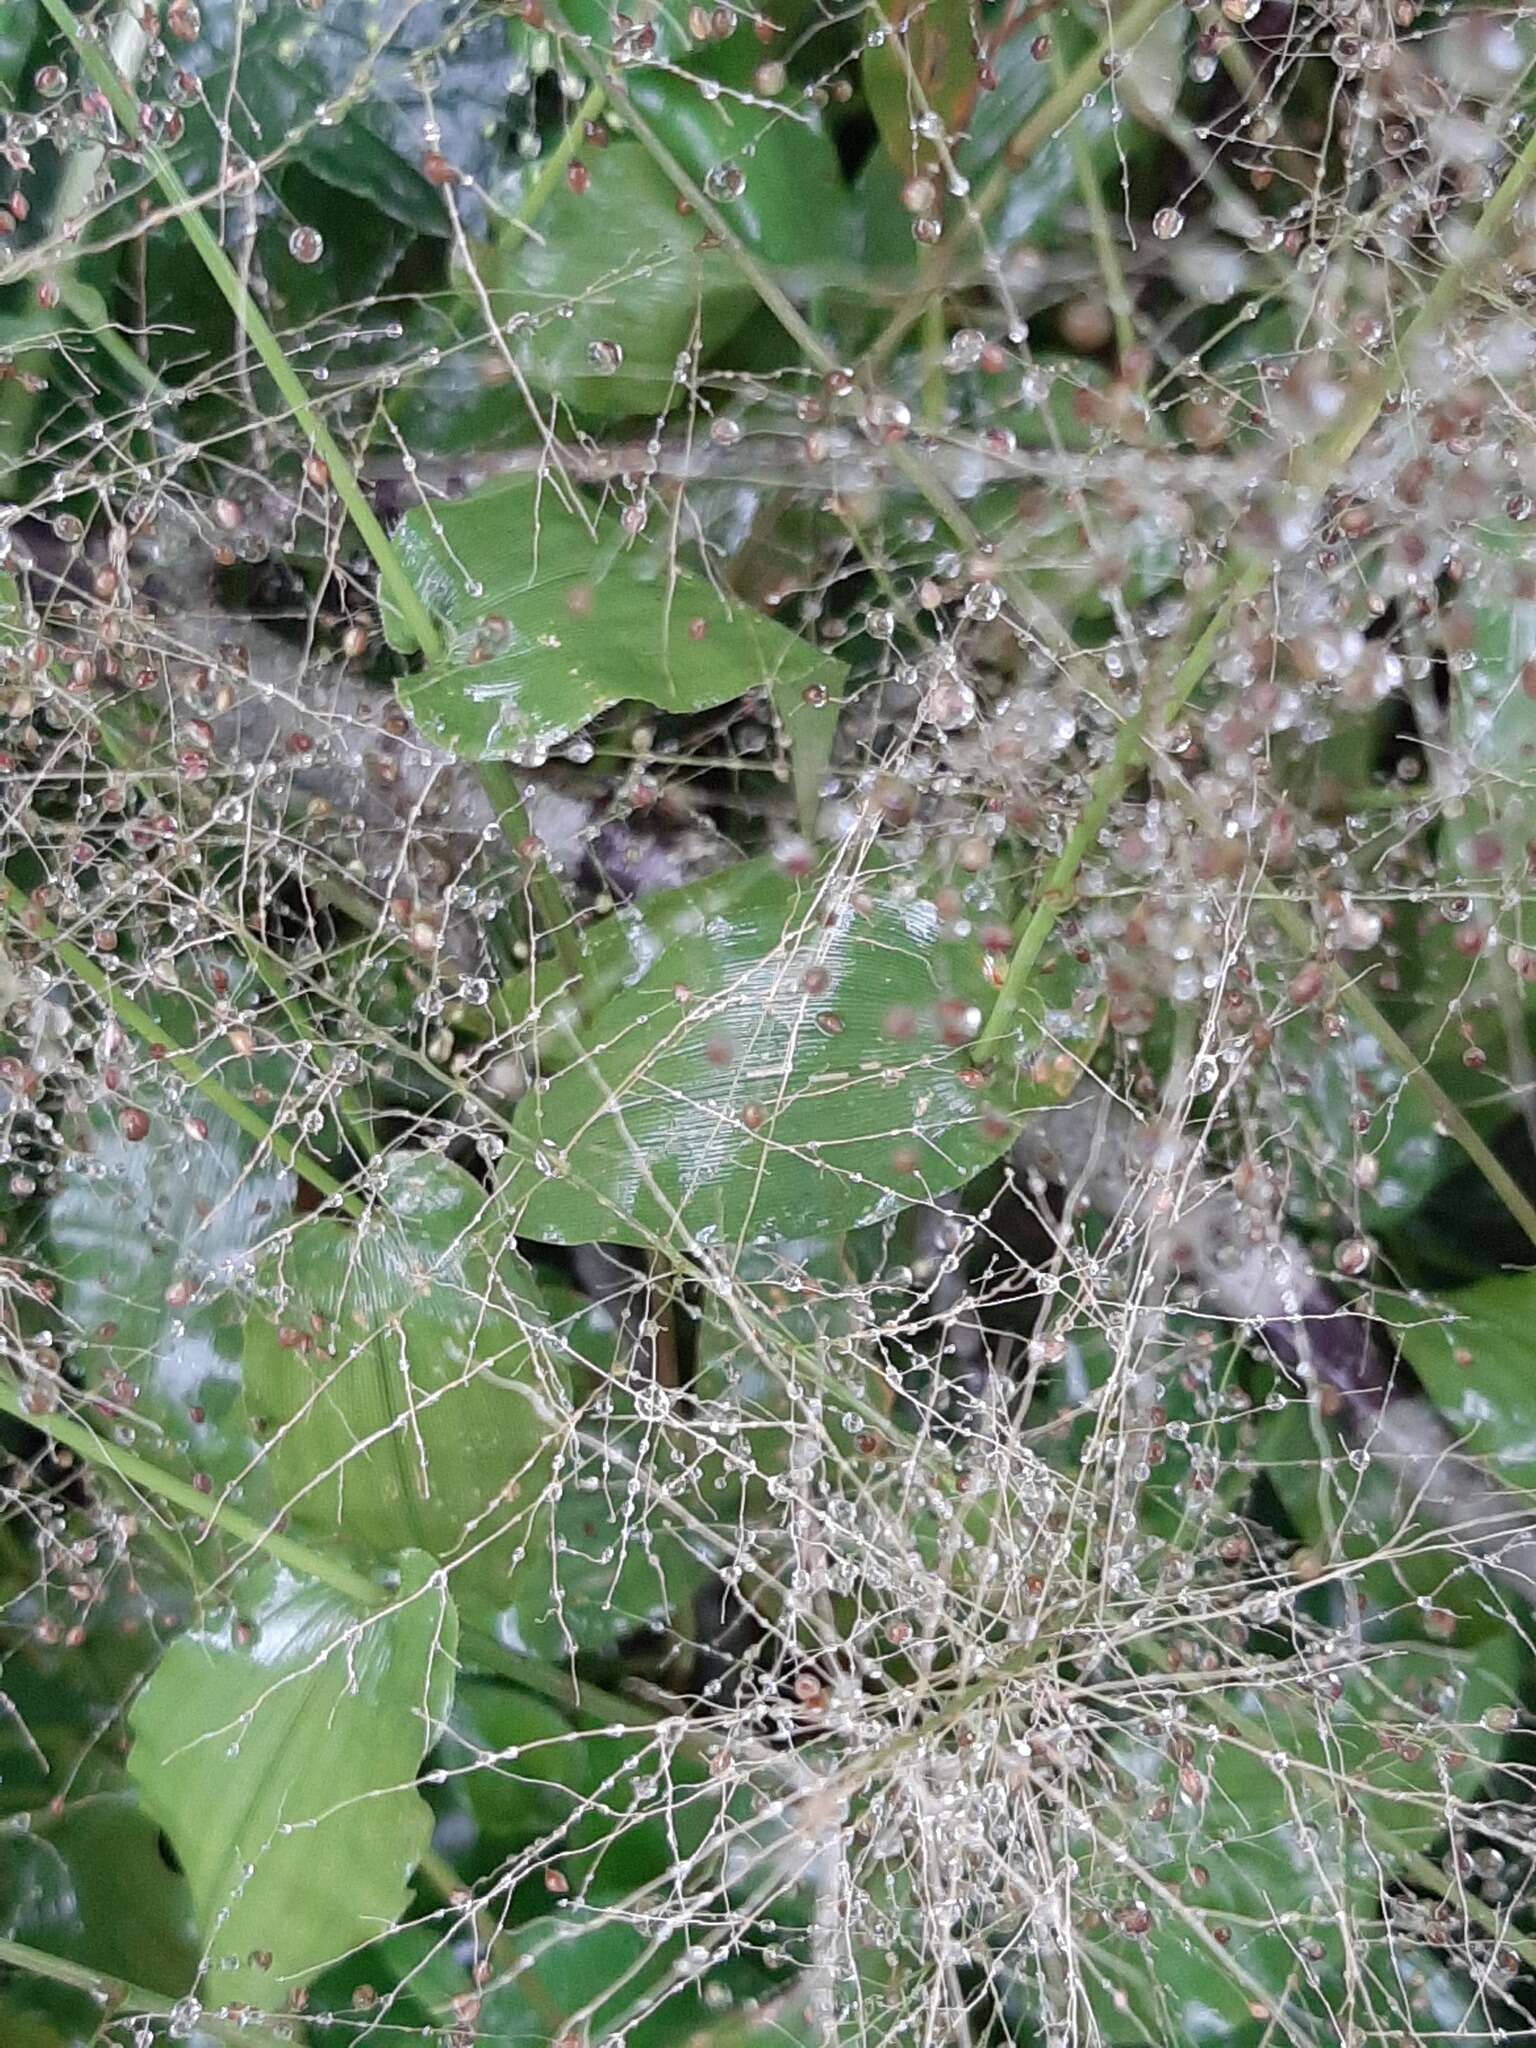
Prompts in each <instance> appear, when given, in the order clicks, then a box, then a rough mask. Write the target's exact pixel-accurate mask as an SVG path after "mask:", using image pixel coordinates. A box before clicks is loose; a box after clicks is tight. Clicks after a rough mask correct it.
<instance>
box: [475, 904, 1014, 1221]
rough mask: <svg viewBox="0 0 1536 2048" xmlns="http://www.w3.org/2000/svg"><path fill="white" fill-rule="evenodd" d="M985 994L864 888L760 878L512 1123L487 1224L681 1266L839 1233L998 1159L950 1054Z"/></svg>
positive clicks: (934, 934) (923, 919)
mask: <svg viewBox="0 0 1536 2048" xmlns="http://www.w3.org/2000/svg"><path fill="white" fill-rule="evenodd" d="M991 994H992V990H991V986H990V984H989V982H988V981H987V979H986V976H985V973H984V971H983V955H982V951H981V948H980V946H979V945H978V944H977V943H976V941H975V939H974V938H971V939H968V940H960V939H955V938H951V937H949V936H948V935H947V934H946V932H945V930H944V927H943V922H942V920H941V918H940V916H939V913H938V911H937V909H936V907H935V905H934V904H933V903H932V902H931V901H927V900H924V899H923V898H921V897H918V896H912V897H907V896H905V895H904V894H903V893H902V892H901V890H900V889H899V887H893V886H892V885H891V884H890V882H889V881H882V880H880V879H878V878H872V879H871V881H870V884H869V886H868V887H867V888H863V889H861V888H860V887H858V886H857V885H855V886H854V887H853V888H851V889H850V888H849V886H848V885H847V884H846V883H845V882H840V881H839V880H838V879H837V878H836V877H835V875H834V876H829V877H824V878H822V880H821V881H819V882H818V881H807V882H806V883H805V884H804V885H797V884H796V883H794V882H793V881H791V880H790V878H789V877H787V876H785V875H783V874H771V873H769V874H764V875H763V877H762V880H761V883H760V885H759V887H758V888H757V889H756V890H755V891H753V892H752V893H750V894H744V895H743V897H742V899H741V900H740V901H739V902H738V903H737V904H736V905H735V906H734V907H733V908H732V910H731V911H730V912H728V913H726V914H722V915H719V916H714V917H711V916H707V915H706V916H705V917H704V918H702V919H701V922H700V926H699V929H698V931H697V933H696V934H695V935H693V936H689V937H683V938H678V939H676V940H674V941H673V942H672V943H671V944H670V945H668V946H667V947H666V949H665V950H664V951H663V952H662V953H661V955H660V957H659V958H658V959H657V960H656V961H655V964H654V965H653V966H650V967H649V968H647V970H646V971H645V973H644V974H642V976H641V977H640V979H639V980H638V981H636V982H635V983H634V984H633V985H632V986H631V987H629V988H627V989H625V990H623V991H622V992H621V993H619V994H618V995H616V996H614V997H613V998H612V999H611V1000H610V1001H609V1002H608V1003H606V1004H605V1005H604V1006H603V1007H602V1008H601V1009H600V1010H599V1011H598V1012H597V1014H596V1016H595V1017H594V1018H593V1020H592V1024H591V1031H590V1037H589V1039H588V1041H587V1051H586V1057H585V1058H584V1059H582V1060H581V1061H580V1062H579V1063H577V1064H575V1065H572V1066H571V1067H569V1068H567V1069H566V1070H565V1071H563V1072H561V1073H560V1074H558V1075H556V1076H555V1077H554V1078H553V1079H552V1080H551V1081H550V1083H549V1084H548V1086H547V1087H545V1088H542V1089H539V1090H536V1091H535V1092H533V1093H532V1094H530V1095H528V1096H527V1097H526V1098H525V1099H524V1101H523V1102H522V1103H521V1104H520V1105H519V1107H518V1111H517V1114H516V1117H515V1118H514V1128H515V1129H516V1130H517V1132H518V1134H519V1135H520V1136H521V1137H522V1138H523V1139H524V1140H526V1142H527V1143H528V1145H529V1146H531V1147H532V1148H534V1151H533V1154H532V1155H530V1156H526V1157H524V1158H522V1159H519V1160H516V1161H514V1162H513V1163H512V1164H511V1166H510V1168H509V1170H508V1172H507V1174H506V1176H505V1177H504V1179H503V1182H502V1187H501V1195H502V1201H503V1207H504V1213H505V1214H506V1216H507V1218H508V1220H509V1221H510V1222H511V1224H512V1225H513V1227H514V1228H516V1229H517V1230H518V1231H519V1232H521V1233H522V1234H523V1235H525V1236H528V1237H533V1238H542V1239H544V1240H545V1241H547V1242H551V1243H557V1244H587V1243H592V1242H594V1241H597V1240H599V1239H603V1238H607V1239H611V1240H613V1241H614V1242H617V1243H621V1244H646V1243H648V1242H650V1241H651V1240H652V1239H653V1238H663V1239H664V1238H666V1237H667V1236H669V1235H670V1234H671V1233H672V1232H673V1231H674V1230H675V1229H676V1228H677V1226H678V1224H679V1223H681V1225H682V1227H683V1228H684V1229H685V1230H686V1231H687V1232H688V1233H689V1236H690V1238H691V1239H692V1240H693V1241H694V1242H695V1243H696V1244H698V1245H699V1246H701V1247H709V1246H712V1245H717V1244H736V1243H740V1242H742V1241H745V1242H747V1243H749V1244H751V1243H754V1242H757V1243H761V1242H763V1241H765V1240H767V1239H769V1238H773V1237H786V1236H794V1235H802V1236H803V1235H807V1234H821V1233H823V1232H826V1231H833V1230H841V1229H850V1228H853V1227H855V1226H856V1225H858V1224H861V1223H866V1222H869V1221H871V1220H872V1219H873V1218H874V1217H876V1216H879V1215H882V1214H884V1213H887V1212H888V1211H889V1210H891V1209H892V1208H894V1207H896V1206H897V1205H898V1204H899V1203H901V1202H902V1201H908V1200H911V1199H913V1198H914V1196H916V1195H921V1194H924V1193H933V1192H942V1191H943V1190H945V1189H947V1188H950V1187H954V1186H957V1185H958V1184H959V1183H961V1182H962V1181H964V1180H966V1179H967V1178H969V1176H970V1175H971V1174H973V1173H975V1172H976V1171H978V1170H979V1169H980V1168H981V1167H982V1166H984V1165H986V1164H987V1163H988V1162H989V1161H991V1160H993V1159H995V1158H997V1157H998V1156H999V1154H1000V1153H1001V1152H1002V1151H1003V1150H1004V1149H1005V1148H1006V1146H1007V1144H1008V1142H1009V1140H1010V1137H1011V1135H1012V1133H1013V1129H1014V1125H1013V1123H1012V1121H1011V1120H1010V1118H1009V1117H1008V1116H1006V1115H1004V1114H1001V1113H1000V1112H999V1111H998V1110H997V1109H996V1108H994V1107H992V1106H991V1105H989V1103H988V1101H987V1099H986V1096H985V1094H984V1092H983V1091H982V1090H981V1089H980V1088H979V1086H978V1085H977V1080H978V1077H975V1076H973V1075H972V1073H971V1070H970V1069H969V1068H967V1067H966V1066H965V1064H964V1061H963V1057H962V1054H961V1052H960V1051H959V1050H958V1048H960V1047H963V1045H964V1044H965V1042H966V1041H967V1040H968V1039H970V1038H973V1037H974V1036H975V1035H976V1033H977V1032H978V1031H979V1030H980V1028H981V1023H982V1018H983V1015H984V1009H983V1005H984V1004H985V1003H986V1002H988V1001H989V1000H990V997H991Z"/></svg>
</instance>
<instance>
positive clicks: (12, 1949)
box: [0, 1940, 297, 2048]
mask: <svg viewBox="0 0 1536 2048" xmlns="http://www.w3.org/2000/svg"><path fill="white" fill-rule="evenodd" d="M0 1969H7V1970H20V1971H22V1972H23V1973H24V1974H25V1975H26V1976H28V1977H41V1978H42V1979H43V1980H44V1981H45V1982H47V1983H49V1984H63V1985H65V1986H66V1987H67V1988H68V1989H69V1990H71V1991H80V1992H83V1993H84V1994H85V1996H86V1997H87V1998H89V1999H90V2000H91V2001H92V2002H93V2003H94V2004H95V2005H97V2006H98V2007H100V2009H101V2025H102V2026H103V2027H105V2026H107V2025H109V2024H110V2023H111V2020H112V2019H113V2018H115V2017H124V2018H127V2017H131V2016H135V2015H138V2016H142V2017H144V2018H146V2019H161V2020H168V2019H171V2018H173V2017H174V2016H175V2013H176V2008H177V2004H178V2001H177V2000H176V1999H174V1998H167V1997H166V1996H165V1995H164V1993H163V1992H159V1991H146V1990H145V1988H144V1986H143V1985H142V1984H131V1983H129V1981H128V1980H127V1978H125V1977H113V1976H109V1975H108V1974H107V1972H106V1971H104V1970H93V1969H91V1968H89V1967H88V1965H86V1964H85V1963H72V1962H70V1961H68V1960H67V1958H65V1957H64V1956H51V1955H49V1954H48V1952H47V1951H46V1949H40V1948H33V1947H31V1946H30V1945H29V1944H28V1943H27V1942H24V1941H6V1940H0ZM197 2024H198V2030H199V2031H200V2032H201V2033H205V2034H212V2035H213V2036H214V2037H215V2038H216V2039H217V2040H220V2041H229V2042H232V2043H233V2044H234V2048H241V2044H242V2043H245V2044H249V2043H250V2042H252V2041H258V2042H259V2041H271V2042H279V2041H281V2042H292V2041H294V2040H296V2039H297V2035H296V2034H295V2033H294V2032H292V2031H291V2030H290V2029H289V2028H287V2027H280V2026H279V2022H278V2021H277V2019H276V2017H275V2016H274V2017H273V2018H272V2019H270V2020H255V2019H253V2020H240V2021H235V2020H224V2019H220V2018H218V2017H217V2015H215V2014H213V2013H206V2014H203V2015H202V2016H201V2017H200V2018H199V2019H198V2022H197Z"/></svg>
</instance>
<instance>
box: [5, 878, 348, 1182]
mask: <svg viewBox="0 0 1536 2048" xmlns="http://www.w3.org/2000/svg"><path fill="white" fill-rule="evenodd" d="M0 911H3V912H4V914H5V917H6V920H7V922H8V923H9V924H10V925H11V927H12V929H13V930H15V931H16V932H18V933H20V934H21V935H23V936H25V937H27V938H31V939H40V940H42V941H43V942H44V943H45V944H47V945H49V946H51V947H52V948H53V950H54V952H55V953H56V954H57V955H58V957H59V958H60V960H62V961H63V963H64V965H65V966H66V967H67V968H68V969H69V971H70V972H71V974H73V975H75V976H76V977H77V978H78V979H79V980H80V981H82V982H84V984H85V986H86V987H87V988H88V989H90V990H91V991H92V992H93V993H94V994H96V995H98V996H100V997H101V999H102V1001H103V1002H104V1003H105V1004H106V1005H107V1007H108V1008H109V1009H110V1010H111V1012H112V1014H113V1016H114V1017H115V1018H116V1019H117V1021H118V1023H119V1024H121V1025H122V1027H123V1029H124V1030H125V1031H128V1032H131V1033H132V1035H133V1036H134V1037H135V1038H136V1039H138V1040H139V1042H140V1044H141V1045H150V1046H162V1047H165V1048H166V1052H165V1064H166V1065H167V1066H168V1067H170V1068H172V1069H173V1070H174V1071H175V1072H176V1073H178V1074H180V1075H181V1077H182V1079H183V1080H184V1081H187V1082H189V1083H190V1084H191V1086H192V1087H194V1088H195V1089H196V1090H197V1091H198V1093H199V1094H200V1095H202V1096H204V1097H205V1098H206V1099H207V1100H208V1101H209V1102H211V1103H212V1104H213V1106H214V1107H215V1109H218V1110H221V1111H222V1112H223V1114H224V1115H225V1116H227V1117H228V1118H229V1120H230V1122H231V1123H233V1124H237V1125H238V1126H239V1128H240V1129H241V1130H242V1131H244V1132H245V1134H246V1136H247V1137H248V1138H254V1139H255V1140H256V1142H257V1143H258V1144H260V1145H270V1146H271V1148H272V1150H273V1151H274V1152H275V1153H276V1154H277V1156H278V1158H279V1159H281V1160H282V1162H283V1164H284V1165H285V1166H287V1167H290V1168H291V1169H292V1170H293V1172H295V1173H296V1174H297V1175H298V1176H299V1178H300V1179H301V1180H306V1181H308V1182H309V1185H310V1186H311V1187H312V1188H313V1189H314V1190H315V1192H316V1193H317V1194H320V1195H324V1196H325V1197H326V1198H327V1199H328V1200H330V1201H336V1202H339V1203H341V1205H342V1206H343V1207H344V1208H345V1209H346V1210H347V1211H348V1212H349V1214H351V1215H354V1216H360V1215H361V1214H362V1209H363V1205H362V1203H361V1201H360V1200H359V1199H358V1197H357V1196H356V1195H355V1194H352V1193H351V1192H349V1190H348V1189H347V1188H345V1187H344V1186H343V1185H342V1183H341V1182H340V1181H339V1180H337V1178H336V1176H335V1175H334V1174H333V1173H331V1172H330V1171H329V1170H328V1169H327V1168H326V1167H324V1166H322V1165H321V1164H320V1162H319V1160H318V1159H312V1158H311V1157H310V1156H309V1154H308V1153H307V1152H306V1151H305V1150H304V1149H303V1147H302V1146H301V1145H297V1144H295V1143H294V1141H293V1139H292V1138H288V1137H285V1136H284V1135H283V1133H282V1132H281V1131H277V1130H274V1129H273V1128H272V1126H271V1124H269V1123H268V1122H267V1120H266V1118H265V1117H264V1116H263V1115H262V1114H261V1112H260V1111H259V1110H258V1109H255V1108H253V1107H252V1105H251V1104H250V1103H249V1102H246V1101H245V1100H244V1099H243V1098H242V1097H241V1096H238V1095H236V1094H234V1093H233V1092H232V1091H231V1090H230V1089H228V1088H226V1087H225V1086H224V1084H223V1082H222V1081H220V1080H218V1079H216V1078H215V1076H214V1075H212V1074H210V1073H209V1072H208V1071H207V1070H206V1069H205V1068H204V1067H203V1066H202V1064H201V1063H200V1062H199V1061H198V1059H197V1058H196V1057H195V1056H194V1055H193V1053H192V1052H191V1050H190V1049H189V1048H188V1047H186V1046H184V1045H181V1044H178V1043H177V1041H176V1040H175V1039H174V1038H173V1037H172V1035H171V1033H170V1032H169V1031H168V1030H167V1028H166V1026H165V1025H164V1024H163V1023H162V1022H161V1021H160V1019H159V1018H158V1017H155V1016H153V1015H152V1014H151V1013H150V1012H149V1011H148V1010H146V1009H144V1008H143V1007H142V1005H140V1004H139V1003H136V1002H135V1001H134V1000H133V998H132V996H130V995H126V994H125V993H124V992H123V990H122V989H120V988H119V987H118V986H117V985H116V983H115V982H114V981H113V980H112V979H111V977H110V976H109V975H107V974H106V973H104V972H103V971H102V969H101V968H99V967H98V966H97V965H96V962H95V961H94V960H93V959H92V958H91V957H90V955H89V954H88V953H86V952H84V951H83V950H82V949H81V948H80V947H79V946H77V945H75V944H74V942H73V940H70V939H66V938H62V937H61V936H60V935H59V932H58V929H57V927H56V926H55V925H53V924H51V923H50V922H49V921H48V919H47V918H45V917H40V916H38V915H37V913H36V912H34V911H33V910H31V909H30V908H29V906H28V903H27V899H26V897H25V896H24V895H23V894H22V892H21V890H20V889H19V888H18V887H17V886H16V884H15V883H14V882H13V881H12V880H11V879H10V877H9V876H8V875H0Z"/></svg>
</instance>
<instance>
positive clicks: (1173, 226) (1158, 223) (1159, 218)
mask: <svg viewBox="0 0 1536 2048" xmlns="http://www.w3.org/2000/svg"><path fill="white" fill-rule="evenodd" d="M1183 226H1184V215H1183V213H1182V212H1181V211H1180V210H1179V208H1178V207H1177V206H1164V207H1161V208H1160V209H1159V210H1158V211H1157V212H1156V213H1154V214H1153V216H1152V232H1153V234H1154V235H1156V237H1157V239H1158V240H1159V241H1160V242H1171V241H1172V240H1173V238H1174V236H1175V235H1177V234H1178V233H1179V232H1180V230H1181V229H1182V228H1183Z"/></svg>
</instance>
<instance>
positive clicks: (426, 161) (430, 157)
mask: <svg viewBox="0 0 1536 2048" xmlns="http://www.w3.org/2000/svg"><path fill="white" fill-rule="evenodd" d="M421 175H422V176H423V177H424V178H425V179H426V181H427V183H428V184H429V185H437V186H439V187H441V186H444V185H457V184H458V183H459V182H460V180H461V178H462V176H463V173H462V172H461V171H460V170H459V168H458V166H457V165H456V164H451V163H449V161H448V159H447V157H445V156H439V155H438V153H437V151H436V150H435V149H429V150H428V151H427V153H426V155H425V156H424V157H423V158H422V160H421Z"/></svg>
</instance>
